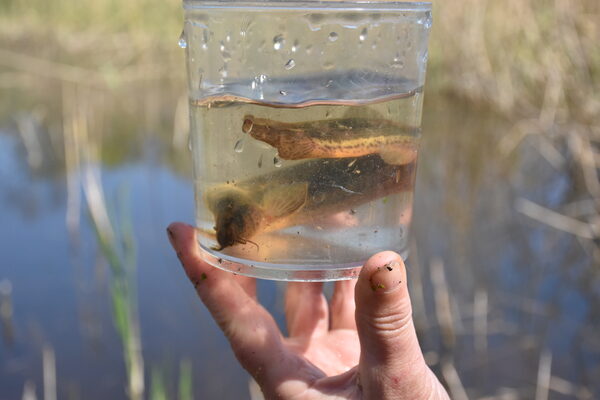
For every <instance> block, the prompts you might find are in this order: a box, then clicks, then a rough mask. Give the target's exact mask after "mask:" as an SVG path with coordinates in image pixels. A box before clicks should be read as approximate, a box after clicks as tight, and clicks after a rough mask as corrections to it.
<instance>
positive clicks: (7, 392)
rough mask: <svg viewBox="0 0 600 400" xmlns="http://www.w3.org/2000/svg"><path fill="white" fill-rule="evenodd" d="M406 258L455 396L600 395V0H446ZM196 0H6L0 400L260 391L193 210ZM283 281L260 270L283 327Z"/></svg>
mask: <svg viewBox="0 0 600 400" xmlns="http://www.w3.org/2000/svg"><path fill="white" fill-rule="evenodd" d="M433 15H434V24H433V32H432V37H431V42H430V58H429V68H428V82H427V85H426V90H425V93H426V94H425V106H424V117H423V132H424V134H423V144H422V151H421V156H420V160H419V171H418V178H417V182H418V184H417V193H416V198H415V215H414V219H413V221H414V225H413V233H414V235H413V239H414V240H413V243H412V245H411V256H410V259H409V261H408V269H409V279H410V284H411V294H412V298H413V303H414V311H415V320H416V325H417V328H418V331H419V335H420V339H421V343H422V347H423V350H424V352H425V354H426V359H427V362H428V363H429V364H430V365H431V367H432V368H433V370H434V371H435V372H436V374H437V375H438V376H439V377H440V379H441V380H442V381H443V382H444V383H445V384H446V385H447V386H448V387H449V389H450V391H451V393H452V396H453V398H454V399H458V400H462V399H467V398H472V399H533V398H535V399H537V400H543V399H592V398H600V335H599V334H598V332H600V216H599V211H600V180H599V175H598V173H599V169H600V45H599V43H600V2H598V1H597V0H554V1H551V0H504V1H502V2H492V1H486V0H456V1H453V2H449V1H446V2H443V1H434V13H433ZM182 19H183V17H182V10H181V4H180V2H179V1H177V0H145V1H142V0H129V1H126V2H118V1H114V0H96V1H94V2H85V1H80V2H74V1H69V0H28V1H24V0H2V2H0V254H1V255H2V259H1V261H0V325H1V328H0V329H1V339H0V399H24V400H25V399H26V400H31V399H44V400H54V399H142V398H147V399H181V400H186V399H192V398H195V399H243V398H248V397H249V395H248V375H247V374H246V373H245V372H244V371H243V370H241V368H240V367H239V366H238V365H237V363H236V361H235V359H234V357H233V355H232V353H231V351H230V349H229V347H228V345H227V343H226V341H225V340H224V339H223V337H222V335H221V333H220V331H219V330H218V329H217V328H216V326H215V324H214V323H213V322H212V320H211V318H210V316H209V315H208V314H207V312H206V311H205V310H204V308H203V307H202V306H201V305H200V303H199V301H197V299H196V297H195V293H194V292H193V290H192V286H191V285H190V284H189V283H188V282H187V281H186V279H185V278H184V274H183V273H182V271H181V270H180V266H179V264H178V262H177V260H176V258H175V256H174V254H173V253H172V251H171V249H170V247H169V245H168V241H167V240H166V236H165V227H166V225H167V224H168V223H169V222H170V221H173V220H181V221H187V222H190V223H191V222H193V212H194V209H193V204H194V196H193V190H192V179H191V172H192V169H191V159H190V156H191V154H190V152H189V150H188V116H187V95H186V89H185V87H186V86H185V64H184V51H183V50H182V49H180V48H179V47H178V46H177V43H178V39H179V35H180V32H181V28H182ZM284 289H285V285H283V284H279V283H274V282H263V281H261V282H259V293H260V294H259V296H260V298H261V301H262V303H263V304H264V305H265V306H266V307H267V308H268V309H269V310H270V311H271V312H273V313H274V315H275V317H276V319H277V320H278V322H280V323H281V322H283V315H282V292H283V290H284Z"/></svg>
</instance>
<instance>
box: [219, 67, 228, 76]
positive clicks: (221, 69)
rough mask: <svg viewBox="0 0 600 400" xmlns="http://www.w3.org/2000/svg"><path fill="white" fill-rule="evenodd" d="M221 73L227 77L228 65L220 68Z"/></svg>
mask: <svg viewBox="0 0 600 400" xmlns="http://www.w3.org/2000/svg"><path fill="white" fill-rule="evenodd" d="M219 75H221V78H227V65H223V66H222V67H221V68H220V69H219Z"/></svg>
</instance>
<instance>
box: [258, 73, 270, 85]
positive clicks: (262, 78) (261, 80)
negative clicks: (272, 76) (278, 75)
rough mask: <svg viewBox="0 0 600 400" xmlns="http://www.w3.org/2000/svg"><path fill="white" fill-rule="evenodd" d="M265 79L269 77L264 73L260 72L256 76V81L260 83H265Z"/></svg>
mask: <svg viewBox="0 0 600 400" xmlns="http://www.w3.org/2000/svg"><path fill="white" fill-rule="evenodd" d="M267 79H269V77H268V76H267V75H265V74H260V75H259V76H258V81H259V82H260V83H265V82H266V81H267Z"/></svg>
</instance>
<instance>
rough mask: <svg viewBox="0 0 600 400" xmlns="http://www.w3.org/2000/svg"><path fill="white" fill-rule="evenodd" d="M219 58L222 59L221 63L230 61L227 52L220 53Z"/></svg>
mask: <svg viewBox="0 0 600 400" xmlns="http://www.w3.org/2000/svg"><path fill="white" fill-rule="evenodd" d="M221 56H222V57H223V61H225V62H227V61H231V54H229V52H228V51H224V52H222V53H221Z"/></svg>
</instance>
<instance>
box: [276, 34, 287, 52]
mask: <svg viewBox="0 0 600 400" xmlns="http://www.w3.org/2000/svg"><path fill="white" fill-rule="evenodd" d="M284 44H285V39H284V38H283V35H277V36H275V37H274V38H273V48H274V49H275V50H279V49H281V48H282V47H283V45H284Z"/></svg>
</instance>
